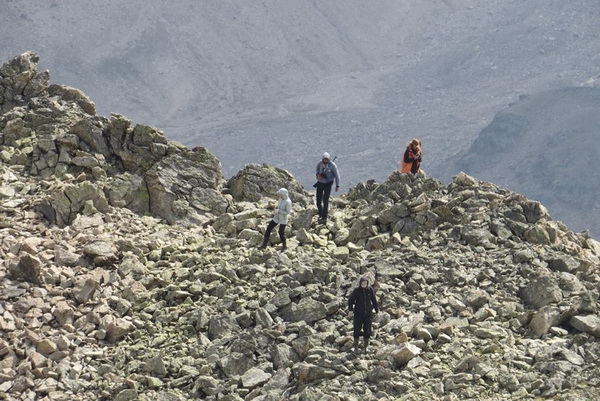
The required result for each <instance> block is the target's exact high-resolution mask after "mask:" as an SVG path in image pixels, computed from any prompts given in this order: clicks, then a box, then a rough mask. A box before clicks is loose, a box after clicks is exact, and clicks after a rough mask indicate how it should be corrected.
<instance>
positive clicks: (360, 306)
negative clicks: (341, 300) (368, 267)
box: [348, 285, 379, 317]
mask: <svg viewBox="0 0 600 401" xmlns="http://www.w3.org/2000/svg"><path fill="white" fill-rule="evenodd" d="M348 308H349V309H350V311H354V315H355V316H360V317H364V316H370V315H371V310H373V309H375V313H377V312H379V305H378V304H377V299H376V298H375V290H373V287H371V286H370V285H367V288H362V287H360V286H359V287H357V288H355V289H354V291H352V294H350V297H349V298H348Z"/></svg>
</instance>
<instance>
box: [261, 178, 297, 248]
mask: <svg viewBox="0 0 600 401" xmlns="http://www.w3.org/2000/svg"><path fill="white" fill-rule="evenodd" d="M277 196H278V197H279V202H277V206H276V207H275V215H274V216H273V219H272V220H271V221H270V222H269V225H268V226H267V231H266V232H265V238H264V239H263V243H262V245H261V246H260V249H265V248H266V247H267V244H268V243H269V237H270V236H271V231H273V229H274V228H275V226H276V225H277V224H279V239H280V240H281V244H282V245H283V247H282V248H281V250H282V251H285V250H286V249H287V246H286V241H285V227H286V225H287V222H288V215H289V214H290V213H291V211H292V201H291V200H290V197H289V195H288V190H287V189H285V188H281V189H280V190H279V191H277Z"/></svg>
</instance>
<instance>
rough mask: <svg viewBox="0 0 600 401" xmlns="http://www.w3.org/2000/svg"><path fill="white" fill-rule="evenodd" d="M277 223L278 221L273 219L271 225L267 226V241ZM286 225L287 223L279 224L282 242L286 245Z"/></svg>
mask: <svg viewBox="0 0 600 401" xmlns="http://www.w3.org/2000/svg"><path fill="white" fill-rule="evenodd" d="M276 225H277V223H275V222H274V221H273V220H271V222H269V225H268V226H267V231H265V243H266V242H267V241H268V240H269V237H270V236H271V231H273V229H274V228H275V226H276ZM285 226H286V224H280V225H279V239H280V240H281V243H282V244H283V245H285Z"/></svg>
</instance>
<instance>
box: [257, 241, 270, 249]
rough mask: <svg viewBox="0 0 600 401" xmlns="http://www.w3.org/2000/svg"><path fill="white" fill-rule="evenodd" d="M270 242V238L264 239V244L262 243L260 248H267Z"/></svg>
mask: <svg viewBox="0 0 600 401" xmlns="http://www.w3.org/2000/svg"><path fill="white" fill-rule="evenodd" d="M268 242H269V241H268V240H264V241H263V243H262V245H261V246H259V247H258V249H266V248H267V243H268Z"/></svg>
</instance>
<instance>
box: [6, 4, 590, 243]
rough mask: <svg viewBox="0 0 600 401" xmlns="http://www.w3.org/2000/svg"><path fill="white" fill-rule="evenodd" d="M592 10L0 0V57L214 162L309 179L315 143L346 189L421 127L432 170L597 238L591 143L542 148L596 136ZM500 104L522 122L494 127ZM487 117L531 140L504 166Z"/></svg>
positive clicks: (502, 115) (388, 167) (390, 160)
mask: <svg viewBox="0 0 600 401" xmlns="http://www.w3.org/2000/svg"><path fill="white" fill-rule="evenodd" d="M599 20H600V3H598V2H590V1H583V0H575V1H570V2H564V1H552V0H532V1H523V0H502V1H495V0H491V1H490V0H485V1H484V0H480V1H477V0H465V1H451V0H446V1H442V0H439V1H435V0H432V1H427V2H418V1H410V2H399V1H397V0H380V1H377V2H364V1H359V0H343V1H342V0H327V1H316V0H315V1H291V0H279V1H274V0H271V1H262V2H247V1H241V0H231V1H222V0H219V1H217V0H213V1H192V0H187V1H177V2H167V1H158V0H144V1H140V0H133V1H126V2H125V1H122V0H105V1H98V2H75V1H47V0H43V1H42V0H36V1H28V0H18V1H17V0H14V1H11V0H3V1H2V2H1V3H0V22H1V23H0V38H2V39H0V40H1V43H2V46H0V56H1V57H0V58H1V59H2V60H4V61H5V60H8V59H10V58H12V57H13V56H15V55H17V54H20V53H21V52H23V51H25V50H32V51H35V52H37V53H39V54H40V56H41V60H42V62H41V67H42V68H47V69H50V70H51V72H52V81H53V82H58V83H62V84H66V85H71V86H74V87H76V88H79V89H81V90H83V91H84V92H85V93H86V94H87V95H89V96H90V97H91V98H92V99H93V100H94V101H95V102H96V105H97V107H98V110H99V112H100V113H101V114H108V113H109V112H118V113H122V114H125V115H127V116H129V117H131V118H133V119H134V120H135V121H136V122H142V123H145V124H151V125H156V126H158V127H161V128H163V129H164V131H165V133H166V135H167V136H168V137H169V138H171V139H175V140H178V141H180V142H182V143H184V144H186V145H188V146H195V145H202V146H206V147H208V148H209V149H210V150H211V151H212V152H213V153H215V154H216V156H217V157H218V158H219V159H220V160H221V161H222V162H223V168H224V171H225V174H226V176H231V175H233V174H234V173H235V172H237V171H238V170H239V169H240V168H241V167H242V166H243V165H244V164H246V163H252V162H269V163H271V164H274V165H277V166H279V167H283V168H285V169H288V170H290V171H291V172H292V173H294V174H295V175H296V176H297V177H298V178H299V179H300V181H302V182H303V183H304V184H305V185H309V184H311V183H312V179H313V169H314V165H315V164H316V162H317V161H318V159H319V157H320V154H321V153H322V152H323V151H325V150H326V151H329V152H330V153H332V154H334V155H338V156H339V160H338V161H339V166H340V169H341V171H342V174H343V185H344V187H345V188H347V187H348V186H350V185H352V184H354V183H356V182H357V181H359V180H366V179H369V178H375V179H377V180H383V179H384V178H385V177H386V176H387V175H388V174H389V173H390V172H391V171H392V170H393V169H395V168H396V167H397V161H398V159H399V158H400V157H401V154H402V152H403V149H404V146H405V143H406V142H407V141H408V140H409V139H410V138H412V137H414V136H417V137H420V138H421V139H422V140H423V143H424V149H425V150H424V154H425V161H424V167H425V169H426V171H427V172H428V173H429V174H430V175H433V176H436V177H438V178H441V179H443V180H447V179H449V178H450V177H451V176H452V175H455V174H456V173H457V172H458V171H459V168H464V169H466V170H471V171H469V172H471V173H476V174H479V177H478V178H481V179H486V180H487V179H489V180H495V181H496V182H498V183H500V184H502V185H506V186H508V187H510V188H512V189H515V190H518V191H520V192H522V193H524V194H525V195H527V196H529V197H532V198H535V199H539V200H541V201H543V203H544V204H546V205H548V206H549V207H550V211H551V213H552V215H553V216H554V217H555V218H557V219H562V220H564V221H565V222H567V223H568V224H569V226H570V227H571V228H572V229H575V230H581V229H585V228H591V229H592V232H593V233H594V234H595V235H596V236H598V234H599V233H600V216H598V213H596V214H595V215H593V214H590V209H589V205H591V207H592V208H593V207H595V208H596V209H595V210H596V211H597V208H598V204H597V203H595V204H594V203H593V202H594V201H595V200H596V199H597V198H598V196H597V195H598V194H597V191H598V188H597V187H598V185H597V182H598V181H597V175H594V174H590V171H592V172H594V173H595V174H597V173H596V171H599V170H598V168H597V163H598V161H597V160H598V156H599V154H598V151H597V150H595V149H597V148H595V147H584V148H583V149H584V150H585V152H587V153H585V152H584V153H585V154H586V155H589V157H588V156H586V157H585V158H582V157H577V156H576V157H573V158H572V159H571V158H570V159H569V160H564V159H562V161H558V160H561V159H556V158H557V155H558V156H562V155H565V154H570V150H569V149H568V145H569V143H571V142H572V141H571V140H572V139H575V142H580V141H581V140H582V139H581V138H587V139H586V140H589V143H591V144H596V143H597V142H598V136H599V135H600V134H599V133H598V129H597V127H598V124H597V120H596V119H595V118H597V117H596V116H595V114H596V113H597V112H596V110H597V103H593V101H594V99H596V100H597V97H594V96H595V95H593V93H595V92H593V88H594V87H596V88H597V87H598V86H599V83H598V76H599V75H598V74H599V72H600V67H599V65H600V40H599V34H598V21H599ZM580 86H588V87H591V89H590V91H578V90H576V88H577V87H580ZM566 88H571V89H566ZM527 95H530V96H529V97H526V96H527ZM565 97H568V101H563V99H565ZM520 98H521V99H522V100H519V99H520ZM588 101H589V102H591V103H588ZM509 104H514V105H513V106H511V107H509ZM594 104H595V105H596V106H594ZM594 107H595V108H594ZM497 113H499V114H498V116H496V114H497ZM529 113H533V115H530V114H529ZM547 113H548V114H547ZM513 114H514V115H516V116H519V118H520V119H517V120H518V121H521V120H523V121H525V123H524V124H525V125H526V127H527V128H523V127H521V128H518V129H513V130H505V129H503V128H502V126H500V128H498V123H502V121H504V120H503V119H506V118H507V117H506V116H507V115H509V116H510V115H513ZM546 117H548V118H547V119H546ZM508 119H509V120H510V119H511V118H510V117H509V118H508ZM575 122H576V124H575ZM490 124H491V125H490ZM488 125H489V126H488ZM509 125H510V124H509ZM517 125H518V123H517ZM494 127H495V128H494ZM482 130H483V131H482ZM480 132H481V136H479V134H480ZM490 132H491V133H493V135H492V138H495V137H504V136H506V135H508V134H511V135H512V136H508V137H509V138H512V139H511V141H513V140H514V142H515V144H517V146H516V147H518V146H520V145H528V148H527V151H526V153H525V151H523V152H524V153H522V154H521V153H518V155H519V156H524V157H525V158H526V160H527V163H523V164H520V165H519V166H521V168H512V169H511V168H509V166H511V165H512V163H513V162H514V158H515V152H514V151H513V149H511V147H510V146H508V147H507V146H504V147H500V148H498V147H494V146H491V145H490V146H487V145H485V143H486V141H488V142H489V141H490ZM477 138H480V139H477ZM476 139H477V142H476V143H475V144H474V142H475V140H476ZM493 141H494V140H492V143H493ZM501 142H503V141H501ZM503 143H504V142H503ZM585 143H588V142H585ZM471 144H473V147H472V148H471ZM582 146H584V145H582ZM467 152H468V153H470V154H472V156H465V153H467ZM594 152H595V153H594ZM575 153H576V154H577V155H581V154H582V153H581V152H575ZM491 155H492V156H494V157H490V156H491ZM463 158H464V159H465V160H466V161H469V160H470V161H474V162H473V165H472V166H471V165H470V164H465V163H464V162H461V160H462V159H463ZM478 158H479V160H486V161H489V162H488V164H487V165H486V164H485V163H482V162H479V163H477V162H476V160H477V159H478ZM594 163H595V164H594ZM565 165H568V166H569V170H570V171H571V170H572V171H573V172H574V176H576V177H577V176H578V177H579V179H570V178H566V177H567V176H562V175H560V174H557V173H556V172H560V171H561V170H562V169H564V167H565ZM593 169H595V171H594V170H593ZM578 174H579V175H578ZM568 177H571V176H568ZM583 177H586V178H587V179H586V180H583V179H581V178H583ZM591 178H593V179H591ZM564 179H566V180H567V181H568V185H565V184H564V181H563V180H564ZM550 189H551V190H550ZM574 193H576V194H577V198H578V199H583V200H585V202H582V203H580V204H575V203H573V202H572V200H573V196H572V195H573V194H574ZM590 202H591V203H590ZM595 202H597V201H595ZM586 205H588V206H586ZM580 208H583V209H580Z"/></svg>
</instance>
